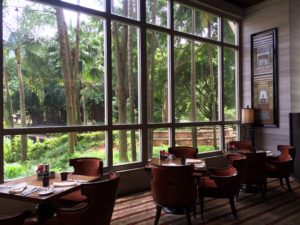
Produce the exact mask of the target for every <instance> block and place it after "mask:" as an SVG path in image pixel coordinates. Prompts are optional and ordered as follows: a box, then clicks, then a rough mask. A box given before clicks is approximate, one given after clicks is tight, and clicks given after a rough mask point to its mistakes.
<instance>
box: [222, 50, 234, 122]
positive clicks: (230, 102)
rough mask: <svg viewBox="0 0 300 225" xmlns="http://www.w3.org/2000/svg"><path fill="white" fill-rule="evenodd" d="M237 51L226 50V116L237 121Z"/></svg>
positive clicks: (227, 118)
mask: <svg viewBox="0 0 300 225" xmlns="http://www.w3.org/2000/svg"><path fill="white" fill-rule="evenodd" d="M236 78H237V51H236V50H234V49H230V48H224V116H225V120H237V89H236V87H237V86H236Z"/></svg>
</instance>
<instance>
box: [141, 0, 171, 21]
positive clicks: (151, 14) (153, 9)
mask: <svg viewBox="0 0 300 225" xmlns="http://www.w3.org/2000/svg"><path fill="white" fill-rule="evenodd" d="M146 10H147V12H146V13H147V14H146V18H147V22H148V23H151V24H154V25H157V26H162V27H167V26H168V0H147V1H146Z"/></svg>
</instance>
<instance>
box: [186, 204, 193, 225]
mask: <svg viewBox="0 0 300 225" xmlns="http://www.w3.org/2000/svg"><path fill="white" fill-rule="evenodd" d="M185 216H186V220H187V224H188V225H192V221H191V217H190V207H187V208H186V211H185Z"/></svg>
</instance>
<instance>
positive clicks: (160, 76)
mask: <svg viewBox="0 0 300 225" xmlns="http://www.w3.org/2000/svg"><path fill="white" fill-rule="evenodd" d="M167 40H168V35H166V34H164V33H160V32H156V31H152V30H148V32H147V59H148V60H147V62H148V67H147V69H148V82H147V97H148V98H147V112H148V122H150V123H167V122H168V105H169V103H168V42H167Z"/></svg>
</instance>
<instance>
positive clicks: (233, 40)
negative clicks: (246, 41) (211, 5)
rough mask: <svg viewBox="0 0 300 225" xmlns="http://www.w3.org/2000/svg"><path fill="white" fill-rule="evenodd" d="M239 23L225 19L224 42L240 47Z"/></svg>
mask: <svg viewBox="0 0 300 225" xmlns="http://www.w3.org/2000/svg"><path fill="white" fill-rule="evenodd" d="M238 31H239V29H238V23H237V22H234V21H232V20H229V19H224V24H223V35H224V40H223V41H224V42H226V43H229V44H234V45H238V37H239V36H238Z"/></svg>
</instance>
